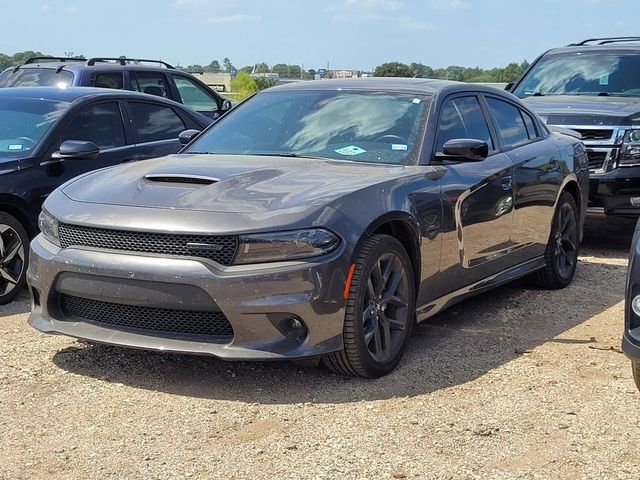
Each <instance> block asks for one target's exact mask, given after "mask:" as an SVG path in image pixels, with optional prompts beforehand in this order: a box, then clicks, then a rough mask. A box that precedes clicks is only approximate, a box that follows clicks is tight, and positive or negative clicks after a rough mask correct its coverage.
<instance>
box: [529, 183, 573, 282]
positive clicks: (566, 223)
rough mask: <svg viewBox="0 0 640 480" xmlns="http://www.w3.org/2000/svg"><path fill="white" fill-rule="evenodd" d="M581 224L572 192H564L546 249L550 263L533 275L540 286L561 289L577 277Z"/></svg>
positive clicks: (547, 262) (546, 257)
mask: <svg viewBox="0 0 640 480" xmlns="http://www.w3.org/2000/svg"><path fill="white" fill-rule="evenodd" d="M578 225H579V216H578V207H577V205H576V201H575V200H574V198H573V196H572V195H571V194H570V193H568V192H563V193H562V195H560V200H559V201H558V205H557V207H556V213H555V216H554V219H553V225H552V228H551V235H550V237H549V243H548V244H547V249H546V251H545V260H546V265H545V267H544V268H543V269H541V270H539V271H538V272H536V273H535V274H534V276H533V277H532V278H533V279H534V281H535V283H536V284H537V285H538V286H540V287H542V288H548V289H560V288H564V287H566V286H567V285H569V284H570V283H571V281H572V280H573V277H574V275H575V273H576V267H577V265H578V253H579V251H580V239H579V236H578Z"/></svg>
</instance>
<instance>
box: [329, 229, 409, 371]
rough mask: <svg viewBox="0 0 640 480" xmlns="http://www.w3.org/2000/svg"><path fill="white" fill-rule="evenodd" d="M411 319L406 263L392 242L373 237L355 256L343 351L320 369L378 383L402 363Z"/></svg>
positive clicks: (398, 245)
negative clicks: (370, 379) (373, 380)
mask: <svg viewBox="0 0 640 480" xmlns="http://www.w3.org/2000/svg"><path fill="white" fill-rule="evenodd" d="M385 276H386V277H387V278H386V279H385V278H384V277H385ZM414 317H415V283H414V276H413V268H412V265H411V260H410V259H409V256H408V255H407V252H406V251H405V249H404V247H403V246H402V244H401V243H400V242H399V241H398V240H396V239H395V238H393V237H391V236H388V235H373V236H372V237H370V238H369V239H367V240H366V241H365V242H364V244H363V245H362V247H361V249H360V251H359V252H358V254H357V257H356V261H355V269H354V271H353V276H352V279H351V285H350V288H349V294H348V297H347V304H346V309H345V319H344V327H343V343H344V346H343V349H342V350H341V351H339V352H336V353H332V354H330V355H328V356H326V357H324V358H323V363H324V365H325V366H326V367H327V368H329V369H330V370H332V371H334V372H336V373H339V374H341V375H345V376H356V377H365V378H378V377H381V376H383V375H386V374H388V373H390V372H391V371H393V369H394V368H395V367H396V366H397V365H398V363H399V362H400V359H401V358H402V355H403V353H404V350H405V348H406V346H407V342H408V340H409V336H410V333H411V330H412V328H413V325H414V322H415V318H414Z"/></svg>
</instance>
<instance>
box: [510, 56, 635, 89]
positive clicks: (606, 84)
mask: <svg viewBox="0 0 640 480" xmlns="http://www.w3.org/2000/svg"><path fill="white" fill-rule="evenodd" d="M514 93H515V94H516V95H517V96H518V97H520V98H524V97H529V96H532V95H617V96H632V97H639V96H640V55H638V54H630V53H613V52H610V53H607V52H604V53H603V52H602V51H600V52H575V53H562V54H555V55H554V54H550V55H545V56H544V57H542V58H541V59H540V61H538V62H537V63H536V64H535V65H534V67H533V68H532V69H531V70H530V71H529V73H528V74H527V76H526V77H525V78H524V79H523V81H522V82H520V85H518V87H517V88H516V89H515V91H514Z"/></svg>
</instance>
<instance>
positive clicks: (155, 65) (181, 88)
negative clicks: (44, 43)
mask: <svg viewBox="0 0 640 480" xmlns="http://www.w3.org/2000/svg"><path fill="white" fill-rule="evenodd" d="M54 86H57V87H60V86H65V87H101V88H115V89H123V90H133V91H137V92H142V93H148V94H151V95H157V96H159V97H164V98H168V99H170V100H173V101H175V102H178V103H182V104H184V105H185V106H186V107H188V108H190V109H192V110H195V111H196V112H199V113H201V114H203V115H206V116H208V117H209V118H212V119H214V120H215V119H216V118H218V117H219V116H220V115H222V114H223V113H224V112H226V111H227V110H229V109H231V107H232V103H231V101H230V100H228V99H226V98H224V97H222V96H221V95H219V94H218V93H216V92H214V91H213V90H212V89H210V88H209V87H207V85H205V84H204V83H202V82H201V81H200V80H198V79H197V78H195V77H194V76H193V75H189V74H188V73H186V72H182V71H180V70H177V69H175V68H174V67H173V66H171V65H169V64H168V63H166V62H162V61H160V60H143V59H132V58H124V57H119V58H110V57H100V58H90V59H88V60H87V59H83V58H64V57H33V58H30V59H28V60H27V61H26V62H25V63H24V65H20V66H18V67H14V68H10V69H7V70H5V71H4V72H2V74H0V87H54Z"/></svg>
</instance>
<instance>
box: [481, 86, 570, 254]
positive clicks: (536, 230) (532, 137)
mask: <svg viewBox="0 0 640 480" xmlns="http://www.w3.org/2000/svg"><path fill="white" fill-rule="evenodd" d="M485 99H486V101H487V107H488V110H489V112H490V115H491V117H492V119H493V121H494V124H495V126H496V129H497V130H498V132H499V136H500V140H501V143H502V148H503V150H504V151H505V152H506V154H507V155H508V156H509V158H510V159H511V161H512V162H513V164H514V174H513V180H514V192H515V205H514V207H515V208H514V218H513V228H512V230H511V242H512V244H513V245H514V249H518V250H519V251H518V252H517V257H518V260H519V261H520V262H523V261H526V260H530V259H532V258H535V257H540V256H541V255H544V252H545V249H546V246H547V242H548V240H549V234H550V229H551V222H552V218H553V214H554V206H555V202H556V199H557V198H558V193H559V191H560V187H561V184H562V181H563V179H564V174H563V172H562V171H561V167H560V162H559V160H558V157H559V153H560V152H559V150H558V148H557V147H556V146H555V145H554V144H553V143H552V142H551V141H549V140H547V139H545V138H544V137H543V135H544V133H545V132H542V131H541V127H540V126H539V125H537V122H536V121H535V119H534V118H533V117H532V116H531V115H529V113H527V112H526V111H524V110H522V109H521V108H519V107H518V106H516V105H515V104H513V103H510V102H508V101H506V100H502V99H498V98H495V97H492V96H488V95H487V96H485Z"/></svg>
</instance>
